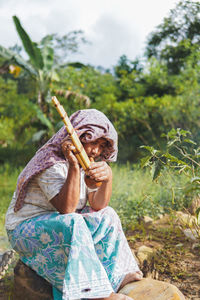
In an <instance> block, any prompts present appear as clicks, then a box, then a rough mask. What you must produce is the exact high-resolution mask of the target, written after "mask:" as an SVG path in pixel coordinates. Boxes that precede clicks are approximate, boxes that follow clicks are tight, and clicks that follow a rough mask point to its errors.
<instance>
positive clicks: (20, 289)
mask: <svg viewBox="0 0 200 300" xmlns="http://www.w3.org/2000/svg"><path fill="white" fill-rule="evenodd" d="M13 294H14V297H13V299H15V300H22V299H26V300H38V299H39V300H53V293H52V286H51V284H50V283H49V282H47V281H46V280H45V279H44V278H42V277H40V276H39V275H37V273H36V272H35V271H33V270H32V269H31V268H29V267H28V266H26V265H25V264H24V263H23V262H22V261H21V260H19V261H18V263H17V265H16V266H15V268H14V291H13Z"/></svg>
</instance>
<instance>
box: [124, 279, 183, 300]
mask: <svg viewBox="0 0 200 300" xmlns="http://www.w3.org/2000/svg"><path fill="white" fill-rule="evenodd" d="M119 293H121V294H124V295H127V296H129V297H131V298H133V299H134V300H185V297H184V295H183V294H182V293H181V292H180V291H179V289H178V288H177V287H176V286H174V285H172V284H170V283H167V282H164V281H159V280H153V279H149V278H144V279H142V280H141V281H135V282H132V283H129V284H127V285H126V286H125V287H123V288H122V289H121V290H120V291H119Z"/></svg>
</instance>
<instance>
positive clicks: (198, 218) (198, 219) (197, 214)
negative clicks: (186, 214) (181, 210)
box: [196, 207, 200, 225]
mask: <svg viewBox="0 0 200 300" xmlns="http://www.w3.org/2000/svg"><path fill="white" fill-rule="evenodd" d="M196 216H197V224H198V225H200V207H198V208H197V210H196Z"/></svg>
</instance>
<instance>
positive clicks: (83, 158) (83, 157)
mask: <svg viewBox="0 0 200 300" xmlns="http://www.w3.org/2000/svg"><path fill="white" fill-rule="evenodd" d="M52 102H53V104H54V105H55V107H56V109H57V111H58V113H59V115H60V116H61V118H62V120H63V123H64V124H65V128H66V130H67V132H68V134H69V136H70V138H71V140H72V144H73V145H74V147H75V148H76V151H75V152H74V154H75V156H76V158H77V160H78V162H79V163H80V165H81V166H82V168H83V170H84V171H85V172H86V175H87V170H88V168H89V166H90V163H91V162H92V159H89V157H88V155H87V153H86V151H85V149H84V148H83V145H82V144H81V141H80V139H79V137H78V135H77V133H76V131H75V129H74V128H73V126H72V124H71V121H70V119H69V118H68V116H67V113H66V111H65V110H64V107H63V106H62V105H61V104H60V102H59V101H58V99H57V98H56V96H53V97H52ZM85 182H86V184H87V185H88V186H89V187H91V188H93V187H98V186H100V185H101V184H102V182H100V181H95V180H93V179H90V177H89V176H86V177H85Z"/></svg>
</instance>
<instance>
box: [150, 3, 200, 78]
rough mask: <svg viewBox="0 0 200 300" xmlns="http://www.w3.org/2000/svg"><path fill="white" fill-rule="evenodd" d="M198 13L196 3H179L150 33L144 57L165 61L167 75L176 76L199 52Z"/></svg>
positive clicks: (199, 24)
mask: <svg viewBox="0 0 200 300" xmlns="http://www.w3.org/2000/svg"><path fill="white" fill-rule="evenodd" d="M199 14H200V3H199V2H192V1H188V0H184V1H180V2H179V3H178V4H177V5H176V7H175V8H174V9H172V10H171V11H170V14H169V17H166V18H164V20H163V22H162V23H161V24H160V25H158V26H157V28H156V30H155V31H154V32H152V33H151V34H150V36H149V38H148V41H147V47H146V56H147V57H148V58H150V57H152V56H154V57H156V58H158V59H160V60H164V61H165V62H166V63H167V66H168V70H169V72H170V73H173V74H177V73H179V71H180V70H181V68H183V67H184V62H185V60H186V58H187V57H189V56H190V55H191V54H192V53H193V52H199V43H200V35H199V32H200V18H199Z"/></svg>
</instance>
